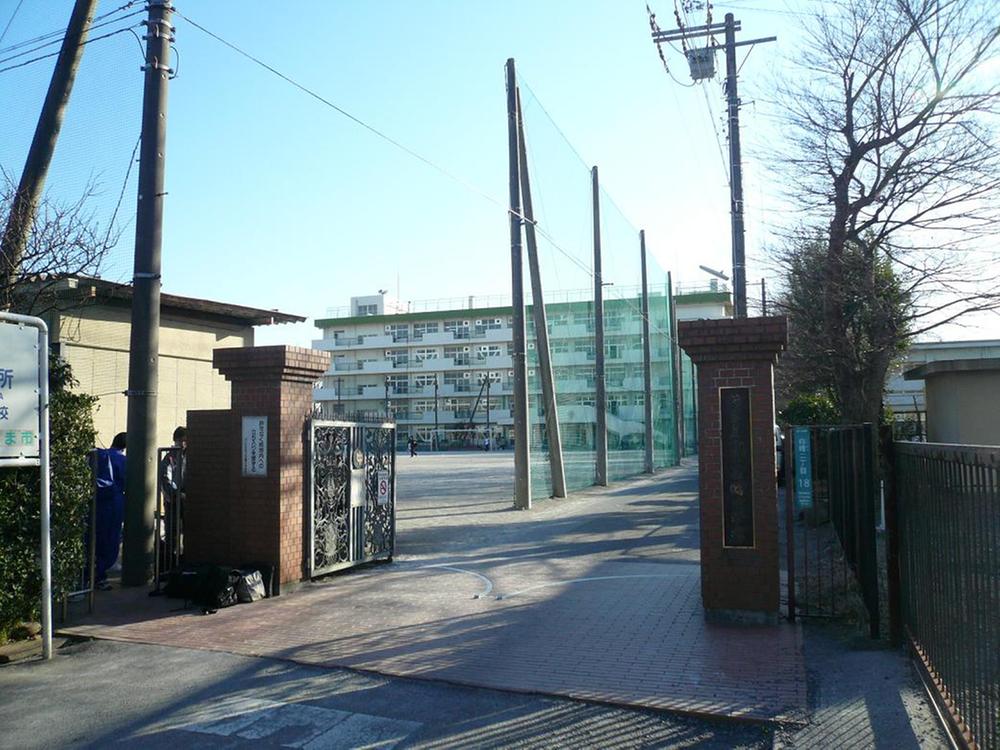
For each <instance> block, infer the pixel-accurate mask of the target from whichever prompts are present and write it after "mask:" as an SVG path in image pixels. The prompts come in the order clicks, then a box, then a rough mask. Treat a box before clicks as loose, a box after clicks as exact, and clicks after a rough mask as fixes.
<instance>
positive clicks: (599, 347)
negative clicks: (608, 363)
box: [590, 167, 608, 487]
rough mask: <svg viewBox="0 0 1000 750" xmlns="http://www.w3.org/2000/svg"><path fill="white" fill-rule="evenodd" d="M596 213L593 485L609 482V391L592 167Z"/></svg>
mask: <svg viewBox="0 0 1000 750" xmlns="http://www.w3.org/2000/svg"><path fill="white" fill-rule="evenodd" d="M590 186H591V190H592V191H593V204H594V209H593V214H594V381H595V386H594V411H595V414H594V418H595V419H594V421H595V423H596V424H595V425H594V443H595V444H594V453H595V458H594V462H595V464H596V467H595V469H596V470H595V472H594V484H596V485H599V486H601V487H607V485H608V392H607V388H606V386H605V382H604V278H603V271H602V266H601V188H600V182H599V180H598V177H597V167H591V170H590Z"/></svg>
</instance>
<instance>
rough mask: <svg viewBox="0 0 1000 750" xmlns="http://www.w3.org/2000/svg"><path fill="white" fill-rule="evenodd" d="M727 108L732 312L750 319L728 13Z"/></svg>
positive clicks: (732, 39)
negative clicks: (730, 202)
mask: <svg viewBox="0 0 1000 750" xmlns="http://www.w3.org/2000/svg"><path fill="white" fill-rule="evenodd" d="M726 104H727V107H728V110H729V191H730V196H731V200H732V209H731V217H730V218H731V221H732V235H733V240H732V244H733V310H734V313H735V316H736V317H737V318H745V317H746V316H747V267H746V248H745V236H744V228H743V164H742V156H741V154H740V97H739V94H738V92H737V88H736V23H735V21H734V20H733V14H732V13H726Z"/></svg>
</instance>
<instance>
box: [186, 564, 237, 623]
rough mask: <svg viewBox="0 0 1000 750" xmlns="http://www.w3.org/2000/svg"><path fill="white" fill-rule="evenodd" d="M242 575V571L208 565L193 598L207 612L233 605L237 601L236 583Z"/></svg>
mask: <svg viewBox="0 0 1000 750" xmlns="http://www.w3.org/2000/svg"><path fill="white" fill-rule="evenodd" d="M240 575H241V574H240V571H238V570H236V571H234V570H232V569H231V568H225V567H222V566H220V565H211V566H207V567H206V569H205V571H204V573H203V574H202V575H201V576H199V580H198V585H197V591H196V592H195V596H194V597H193V598H192V600H193V601H194V603H195V604H197V605H199V606H200V607H202V608H204V609H205V611H207V612H214V611H215V610H217V609H222V608H223V607H231V606H233V605H234V604H236V602H237V598H236V583H237V581H238V580H239V578H240Z"/></svg>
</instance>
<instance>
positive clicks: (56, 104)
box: [0, 0, 97, 310]
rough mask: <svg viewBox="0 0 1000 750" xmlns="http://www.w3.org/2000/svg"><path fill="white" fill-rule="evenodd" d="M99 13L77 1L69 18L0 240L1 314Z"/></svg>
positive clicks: (93, 4)
mask: <svg viewBox="0 0 1000 750" xmlns="http://www.w3.org/2000/svg"><path fill="white" fill-rule="evenodd" d="M96 9H97V0H76V3H75V4H74V5H73V12H72V13H71V14H70V17H69V25H68V26H67V27H66V35H65V36H64V37H63V41H62V46H61V47H60V48H59V56H58V57H57V58H56V66H55V68H54V69H53V71H52V78H51V79H50V80H49V89H48V92H47V93H46V94H45V102H44V103H43V104H42V112H41V114H40V115H39V116H38V123H37V124H36V125H35V135H34V137H33V138H32V139H31V147H30V148H29V149H28V158H27V159H25V161H24V169H23V170H22V172H21V181H20V182H19V183H18V185H17V192H16V193H14V200H13V201H12V202H11V207H10V214H9V215H8V217H7V226H6V227H5V228H4V233H3V239H2V240H0V310H9V309H10V307H11V305H12V304H13V302H14V298H13V292H14V281H15V279H16V278H17V275H18V273H19V272H20V269H21V260H22V258H23V257H24V250H25V247H27V244H28V236H29V235H30V234H31V224H32V222H33V221H34V218H35V212H36V211H37V210H38V201H39V200H40V199H41V197H42V190H43V189H44V187H45V178H46V176H47V175H48V172H49V165H50V164H51V163H52V155H53V154H54V153H55V150H56V141H57V140H58V139H59V131H60V129H61V128H62V121H63V115H65V114H66V107H67V105H68V104H69V96H70V94H71V93H72V91H73V82H74V81H75V80H76V71H77V69H78V68H79V67H80V59H81V58H82V57H83V48H84V45H86V43H87V34H88V32H89V31H90V24H91V22H92V21H93V19H94V11H95V10H96Z"/></svg>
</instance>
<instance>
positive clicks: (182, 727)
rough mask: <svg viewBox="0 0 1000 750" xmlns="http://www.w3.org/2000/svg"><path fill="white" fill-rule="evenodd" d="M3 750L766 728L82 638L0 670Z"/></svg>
mask: <svg viewBox="0 0 1000 750" xmlns="http://www.w3.org/2000/svg"><path fill="white" fill-rule="evenodd" d="M0 728H2V729H0V747H2V748H11V750H13V749H14V748H17V749H18V750H21V749H26V748H53V747H58V748H63V747H67V748H69V747H73V748H77V747H81V748H103V747H115V746H136V747H142V748H152V749H155V748H169V749H170V750H174V749H175V748H178V747H183V748H230V747H249V748H276V747H301V748H309V749H310V750H318V749H320V748H361V747H365V748H392V747H399V748H464V747H476V748H488V747H512V748H598V747H600V748H640V747H643V748H647V747H650V748H653V747H664V748H666V747H671V748H673V747H695V746H697V747H706V748H731V747H745V748H764V747H771V743H772V733H771V730H770V729H765V728H761V727H757V726H750V725H737V724H716V723H712V722H706V721H698V720H693V719H685V718H680V717H675V716H670V715H666V714H657V713H649V712H644V711H635V710H628V709H623V708H613V707H606V706H600V705H593V704H586V703H579V702H575V701H568V700H558V699H552V698H543V697H539V696H533V695H522V694H516V693H506V692H500V691H495V690H483V689H477V688H468V687H455V686H450V685H446V684H442V683H435V682H428V681H415V680H406V679H399V678H386V677H382V676H378V675H370V674H363V673H358V672H353V671H349V670H342V669H322V668H315V667H307V666H302V665H298V664H293V663H290V662H284V661H279V660H275V659H261V658H249V657H244V656H234V655H232V654H225V653H218V652H205V651H195V650H188V649H177V648H169V647H164V646H149V645H142V644H127V643H116V642H113V641H85V642H81V643H77V644H73V645H68V646H66V647H63V648H62V649H60V650H59V652H58V653H57V655H56V657H55V658H54V659H53V660H52V661H51V662H49V663H44V662H41V661H34V662H26V663H21V664H15V665H11V666H7V667H4V668H2V669H0Z"/></svg>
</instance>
